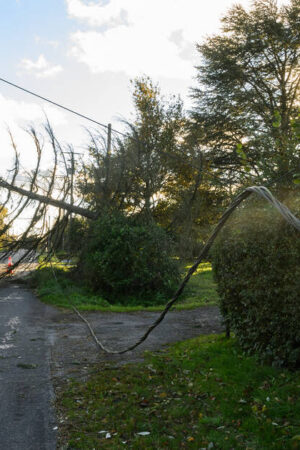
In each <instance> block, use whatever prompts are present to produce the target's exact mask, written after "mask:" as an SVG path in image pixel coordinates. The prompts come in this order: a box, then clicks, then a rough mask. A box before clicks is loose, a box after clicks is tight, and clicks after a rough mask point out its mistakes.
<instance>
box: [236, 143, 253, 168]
mask: <svg viewBox="0 0 300 450" xmlns="http://www.w3.org/2000/svg"><path fill="white" fill-rule="evenodd" d="M236 152H237V154H238V155H239V156H240V158H241V160H242V164H243V167H244V169H245V171H246V172H250V170H251V168H250V167H249V165H248V159H247V155H246V153H245V152H244V150H243V145H242V144H241V143H239V144H237V145H236Z"/></svg>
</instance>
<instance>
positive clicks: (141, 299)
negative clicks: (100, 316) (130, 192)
mask: <svg viewBox="0 0 300 450" xmlns="http://www.w3.org/2000/svg"><path fill="white" fill-rule="evenodd" d="M171 255H172V243H171V241H170V239H169V238H168V236H167V235H166V233H165V232H164V231H163V230H162V229H161V228H160V227H158V226H157V225H155V224H154V223H153V224H150V225H145V224H139V223H137V222H135V221H134V219H132V218H130V217H124V216H123V215H121V214H106V215H103V216H102V217H101V218H100V219H98V220H97V221H96V222H94V223H93V224H92V225H91V228H90V232H89V237H88V239H87V243H86V246H85V248H84V251H83V252H82V255H81V258H80V262H79V271H80V273H81V275H82V277H83V278H84V279H85V280H86V281H87V282H88V284H89V286H90V287H91V288H92V289H93V290H94V291H98V292H99V291H100V292H102V293H103V294H105V296H106V297H107V298H109V300H110V301H111V303H114V302H117V303H120V302H121V303H124V304H145V305H147V304H152V305H153V304H161V303H162V302H164V301H165V300H166V298H168V297H169V295H170V294H171V293H172V292H173V289H174V287H175V286H176V283H177V282H178V281H179V268H178V264H177V262H176V261H175V259H174V258H172V257H171Z"/></svg>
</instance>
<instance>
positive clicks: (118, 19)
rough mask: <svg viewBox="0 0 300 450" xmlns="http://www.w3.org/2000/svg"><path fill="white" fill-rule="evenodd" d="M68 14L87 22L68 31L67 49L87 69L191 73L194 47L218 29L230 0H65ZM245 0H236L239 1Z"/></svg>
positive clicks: (183, 76)
mask: <svg viewBox="0 0 300 450" xmlns="http://www.w3.org/2000/svg"><path fill="white" fill-rule="evenodd" d="M65 1H66V4H67V11H68V14H69V17H70V18H72V19H77V20H80V21H81V22H82V23H83V24H84V25H86V26H87V27H88V28H85V29H81V30H80V29H79V30H77V31H76V32H74V33H72V34H71V51H70V54H71V55H72V56H73V57H75V59H76V60H78V61H80V62H82V63H85V64H86V65H87V66H88V67H89V68H90V70H91V71H92V72H93V73H96V72H105V71H113V72H124V73H126V74H128V75H129V76H131V77H134V76H137V75H140V74H143V73H146V74H147V75H150V76H152V77H168V78H177V79H179V78H181V79H191V77H192V76H193V75H194V66H195V65H196V64H197V63H198V62H199V61H198V55H197V52H196V49H195V44H196V42H200V41H201V40H202V38H203V37H204V36H205V35H208V34H212V33H215V32H217V31H218V30H219V26H220V17H221V16H222V15H223V14H224V13H225V12H226V10H227V9H228V8H229V7H230V6H231V5H232V3H233V0H210V1H209V2H203V1H200V0H110V1H103V0H102V1H101V0H98V1H96V0H94V1H86V0H65ZM250 2H251V0H241V3H242V4H243V5H245V6H248V5H249V4H250Z"/></svg>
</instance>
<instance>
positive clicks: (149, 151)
mask: <svg viewBox="0 0 300 450" xmlns="http://www.w3.org/2000/svg"><path fill="white" fill-rule="evenodd" d="M132 86H133V103H134V106H135V120H134V122H133V123H131V124H130V123H128V126H129V129H130V138H129V139H128V140H127V142H126V143H125V145H126V148H127V152H128V155H130V158H131V161H132V169H131V173H132V182H133V183H132V199H131V201H132V205H133V207H134V208H137V209H138V210H142V211H143V212H144V213H145V215H146V216H147V217H148V218H149V217H153V214H154V211H155V209H156V208H157V207H158V205H159V204H160V203H161V202H163V201H164V193H163V191H164V188H165V187H166V185H167V184H168V183H170V182H171V180H173V179H174V178H175V177H176V164H177V166H178V158H179V159H181V161H182V162H183V155H182V154H180V146H179V142H180V139H181V137H182V132H183V124H184V120H185V119H184V115H183V105H182V101H181V100H180V98H178V97H175V96H174V97H172V98H171V99H168V100H167V99H165V98H164V97H162V96H161V93H160V89H159V87H158V85H155V84H154V83H153V82H152V81H151V79H150V78H148V77H141V78H136V79H135V80H133V81H132Z"/></svg>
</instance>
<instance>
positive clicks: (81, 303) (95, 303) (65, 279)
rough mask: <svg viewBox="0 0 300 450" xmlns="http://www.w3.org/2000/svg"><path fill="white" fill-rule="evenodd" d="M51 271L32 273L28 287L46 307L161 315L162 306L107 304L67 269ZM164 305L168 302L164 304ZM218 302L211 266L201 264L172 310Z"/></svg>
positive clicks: (184, 267)
mask: <svg viewBox="0 0 300 450" xmlns="http://www.w3.org/2000/svg"><path fill="white" fill-rule="evenodd" d="M190 267H191V266H190V264H187V265H186V264H185V265H184V266H183V269H182V272H183V275H184V274H185V273H186V271H187V270H188V269H189V268H190ZM54 271H55V277H54V275H53V270H52V269H51V267H49V266H47V265H46V266H43V267H41V268H40V269H39V270H37V271H35V272H34V274H33V275H32V277H31V283H32V285H33V286H34V287H35V289H36V292H37V294H38V296H39V298H40V299H41V300H42V301H44V302H45V303H48V304H51V305H55V306H60V307H64V308H70V306H72V305H73V306H75V307H76V308H78V309H80V310H83V311H111V312H129V311H142V310H143V311H145V310H148V311H160V310H162V309H163V308H164V305H158V306H157V305H156V306H151V305H150V306H145V305H143V306H141V305H138V304H135V300H134V299H133V300H132V302H130V303H131V304H130V305H129V306H124V305H122V304H120V303H118V302H116V303H114V304H110V303H109V302H108V301H107V300H106V299H105V298H103V297H101V296H100V295H95V294H93V293H91V292H90V291H89V289H88V288H87V287H86V286H84V285H83V284H82V283H80V282H78V281H76V279H74V277H70V274H69V272H70V268H69V267H67V266H64V265H62V264H57V263H56V264H55V265H54ZM166 301H167V300H166ZM217 302H218V294H217V290H216V284H215V282H214V281H213V276H212V269H211V265H210V263H202V264H201V265H200V266H199V267H198V270H197V272H196V273H195V274H194V275H193V276H192V277H191V279H190V281H189V283H188V284H187V287H186V289H185V292H184V294H183V295H182V297H181V298H180V299H179V300H178V303H177V304H176V305H175V306H174V308H175V309H179V310H180V309H191V308H196V307H198V306H204V305H215V304H217Z"/></svg>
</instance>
